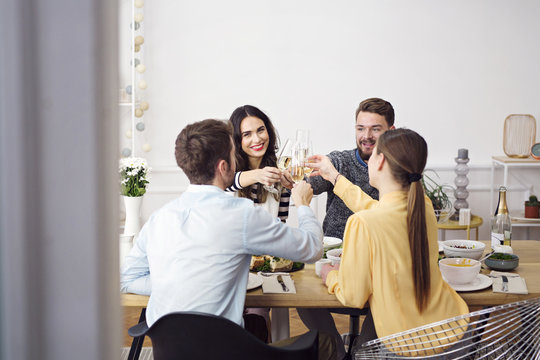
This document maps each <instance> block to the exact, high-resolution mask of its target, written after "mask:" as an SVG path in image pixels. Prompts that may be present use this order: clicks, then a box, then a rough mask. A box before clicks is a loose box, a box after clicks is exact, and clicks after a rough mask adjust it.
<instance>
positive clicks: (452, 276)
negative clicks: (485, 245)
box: [439, 258, 480, 285]
mask: <svg viewBox="0 0 540 360" xmlns="http://www.w3.org/2000/svg"><path fill="white" fill-rule="evenodd" d="M439 269H441V273H442V276H443V278H444V279H445V280H446V281H447V282H448V283H451V284H456V285H461V284H468V283H470V282H472V281H473V280H474V279H476V277H477V276H478V274H479V273H480V261H478V260H474V259H468V258H446V259H442V260H441V261H439Z"/></svg>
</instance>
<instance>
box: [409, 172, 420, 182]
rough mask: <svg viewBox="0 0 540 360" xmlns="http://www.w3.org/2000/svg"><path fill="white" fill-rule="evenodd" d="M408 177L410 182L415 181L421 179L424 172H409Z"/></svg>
mask: <svg viewBox="0 0 540 360" xmlns="http://www.w3.org/2000/svg"><path fill="white" fill-rule="evenodd" d="M407 177H408V178H409V183H413V182H415V181H418V180H420V179H421V178H422V174H416V173H412V174H407Z"/></svg>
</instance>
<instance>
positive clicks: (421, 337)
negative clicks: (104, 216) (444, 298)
mask: <svg viewBox="0 0 540 360" xmlns="http://www.w3.org/2000/svg"><path fill="white" fill-rule="evenodd" d="M354 358H355V359H356V360H360V359H438V360H440V359H527V360H529V359H540V298H536V299H529V300H524V301H519V302H515V303H511V304H505V305H500V306H495V307H492V308H487V309H483V310H479V311H475V312H472V313H469V314H466V315H461V316H456V317H454V318H451V319H447V320H443V321H439V322H436V323H433V324H429V325H425V326H421V327H418V328H415V329H411V330H407V331H404V332H401V333H398V334H394V335H389V336H385V337H383V338H379V339H376V340H373V341H369V342H367V343H365V344H362V345H361V346H360V347H359V348H358V350H357V351H356V352H355V354H354Z"/></svg>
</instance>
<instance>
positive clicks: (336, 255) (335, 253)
mask: <svg viewBox="0 0 540 360" xmlns="http://www.w3.org/2000/svg"><path fill="white" fill-rule="evenodd" d="M342 252H343V249H332V250H328V251H327V252H326V257H327V258H328V259H330V260H332V265H334V264H339V263H340V262H341V254H342Z"/></svg>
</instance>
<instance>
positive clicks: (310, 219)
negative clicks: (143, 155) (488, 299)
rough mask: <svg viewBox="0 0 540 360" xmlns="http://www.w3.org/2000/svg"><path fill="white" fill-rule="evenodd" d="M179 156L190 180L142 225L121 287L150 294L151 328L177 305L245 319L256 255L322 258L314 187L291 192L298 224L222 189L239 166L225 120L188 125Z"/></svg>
mask: <svg viewBox="0 0 540 360" xmlns="http://www.w3.org/2000/svg"><path fill="white" fill-rule="evenodd" d="M175 155H176V161H177V163H178V165H179V166H180V167H181V168H182V170H183V171H184V173H185V174H186V175H187V177H188V178H189V181H190V183H191V184H190V185H189V187H188V189H187V190H186V192H185V193H183V194H182V195H181V196H180V197H179V198H178V199H175V200H173V201H171V202H169V203H168V204H166V205H165V206H163V207H162V208H161V209H159V210H157V211H156V212H154V213H153V214H152V216H151V217H150V219H149V220H148V221H147V223H146V224H145V225H144V226H143V228H142V230H141V232H140V233H139V236H138V237H137V239H136V242H135V245H134V247H133V249H132V250H131V252H130V254H129V255H128V256H127V257H126V260H125V263H124V266H123V268H122V275H121V289H122V291H123V292H133V293H138V294H146V295H150V300H149V302H148V308H147V312H146V319H147V320H146V321H147V323H148V325H149V326H151V325H152V324H153V323H154V322H155V321H156V320H157V319H158V318H160V317H161V316H163V315H165V314H167V313H170V312H175V311H200V312H205V313H209V314H214V315H219V316H223V317H225V318H228V319H230V320H232V321H234V322H236V323H237V324H240V325H242V323H243V321H242V314H243V309H244V301H245V296H246V287H247V278H248V272H249V265H250V260H251V255H252V254H269V255H274V256H278V257H284V258H287V259H291V260H293V261H303V262H315V261H317V260H318V259H320V258H321V256H322V251H323V246H322V237H323V235H322V229H321V226H320V224H319V222H318V221H317V219H316V218H315V215H314V213H313V211H312V210H311V208H310V207H309V206H308V205H309V203H310V201H311V198H312V196H313V190H312V189H311V186H310V185H309V184H307V183H305V182H301V183H299V184H298V185H296V186H295V188H294V189H293V190H292V198H293V200H294V203H295V204H296V206H297V207H298V222H299V226H298V228H292V227H289V226H287V225H286V224H284V223H282V222H281V221H280V220H279V218H274V217H272V216H271V215H270V214H269V213H268V212H266V211H265V210H264V209H263V208H261V207H258V206H255V204H254V203H253V201H251V200H249V199H245V198H235V197H232V196H230V195H229V194H227V193H225V192H224V189H225V188H226V187H227V186H229V185H231V183H232V180H233V177H234V173H235V170H236V166H235V161H234V144H233V142H232V138H231V130H230V127H229V126H228V124H227V123H225V122H223V121H218V120H204V121H201V122H197V123H194V124H190V125H188V126H186V128H184V130H182V132H181V133H180V135H178V138H177V139H176V148H175Z"/></svg>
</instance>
